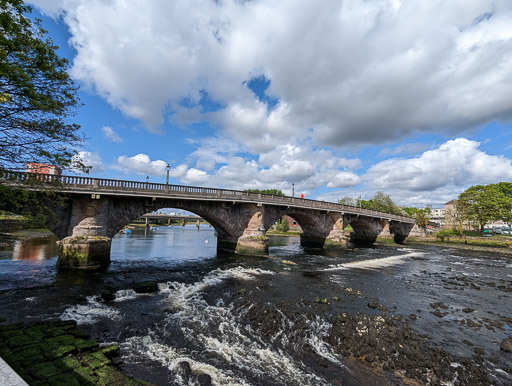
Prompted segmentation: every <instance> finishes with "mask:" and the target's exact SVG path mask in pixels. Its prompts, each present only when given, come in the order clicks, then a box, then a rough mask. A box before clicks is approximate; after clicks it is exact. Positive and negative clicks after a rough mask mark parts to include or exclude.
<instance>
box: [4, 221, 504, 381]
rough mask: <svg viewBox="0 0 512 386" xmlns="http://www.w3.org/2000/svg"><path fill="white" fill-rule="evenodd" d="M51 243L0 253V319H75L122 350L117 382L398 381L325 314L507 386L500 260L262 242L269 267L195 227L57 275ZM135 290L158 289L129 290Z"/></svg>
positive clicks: (144, 240)
mask: <svg viewBox="0 0 512 386" xmlns="http://www.w3.org/2000/svg"><path fill="white" fill-rule="evenodd" d="M54 242H55V240H54V239H39V240H31V241H29V242H26V243H21V242H19V243H18V244H17V245H15V248H14V250H12V251H3V252H0V317H1V318H3V319H5V322H6V323H10V322H19V321H25V322H31V321H40V320H51V319H74V320H76V321H77V322H78V324H79V326H80V327H81V328H83V329H85V330H86V331H87V332H89V333H90V334H91V336H92V337H93V338H94V339H96V340H98V341H100V342H103V343H116V344H118V345H120V346H121V356H120V358H119V366H120V367H121V369H122V370H123V371H124V372H125V373H127V374H128V375H131V376H134V377H137V378H139V379H143V380H146V381H150V382H152V383H154V384H157V385H168V384H173V385H180V384H186V380H185V379H184V378H183V377H184V375H183V374H184V373H183V371H181V369H182V366H183V363H184V362H187V363H188V364H189V365H190V368H191V370H192V372H193V373H196V374H197V373H203V374H208V375H209V376H210V377H211V380H212V383H213V384H219V385H265V384H271V385H323V384H325V385H328V384H348V385H366V384H396V383H401V380H400V378H398V377H397V376H396V375H395V374H394V373H391V372H378V373H375V372H373V371H369V369H368V368H366V367H364V366H362V365H360V364H358V362H357V361H354V360H351V359H350V358H348V357H344V356H342V355H341V354H340V351H339V350H338V349H336V348H335V347H333V346H332V345H330V344H329V343H328V342H329V339H328V337H329V334H330V331H331V328H332V323H333V318H334V317H335V316H336V315H340V314H343V313H349V314H356V313H358V312H361V313H365V314H369V315H380V314H382V313H383V312H385V313H386V314H387V315H397V316H398V315H402V316H403V318H404V319H407V320H408V323H409V325H410V326H411V327H412V328H413V330H415V331H416V332H418V333H419V334H426V336H428V339H429V342H430V344H431V345H432V346H436V347H441V348H443V349H444V350H446V351H447V352H449V353H450V354H451V355H453V356H454V357H456V358H471V357H472V356H473V355H474V354H475V353H474V350H475V347H478V348H480V349H482V350H483V357H484V358H485V366H487V367H488V370H489V372H490V376H489V379H490V382H494V383H497V384H512V375H511V374H510V367H512V354H510V353H505V352H504V351H500V347H499V345H500V342H501V340H502V339H504V338H506V337H507V336H510V335H512V328H511V325H510V324H509V323H510V322H511V321H512V319H511V318H512V259H510V257H506V256H500V255H498V254H493V253H490V252H476V251H466V250H454V249H446V248H441V247H435V246H395V245H393V246H386V247H373V248H354V249H346V250H341V251H332V252H331V251H324V250H319V249H317V250H304V249H303V248H302V247H300V245H299V239H298V238H295V237H271V239H270V256H269V257H268V258H256V257H241V256H233V255H231V256H217V253H216V237H215V234H214V230H213V228H211V227H208V226H204V225H201V228H200V229H199V230H197V229H196V228H195V226H186V227H172V228H169V227H159V228H158V229H156V230H154V231H151V232H144V231H133V232H132V233H131V234H119V235H117V236H116V237H114V239H113V242H112V255H111V257H112V263H111V265H110V267H109V268H108V269H106V270H105V271H102V272H72V271H58V270H57V269H56V268H55V263H56V253H57V251H56V249H55V244H54ZM143 281H154V282H157V283H158V288H159V291H158V292H156V293H152V294H137V293H136V292H135V291H134V290H133V288H134V284H135V283H139V282H143ZM372 302H373V304H375V305H373V306H370V305H371V304H372ZM435 310H438V311H442V314H441V315H437V316H436V315H435V314H434V313H433V312H434V311H435ZM409 315H411V316H410V317H409ZM452 365H453V366H457V363H454V364H452Z"/></svg>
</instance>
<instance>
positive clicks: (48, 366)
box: [27, 362, 61, 380]
mask: <svg viewBox="0 0 512 386" xmlns="http://www.w3.org/2000/svg"><path fill="white" fill-rule="evenodd" d="M27 371H28V372H29V373H30V374H31V375H33V376H34V377H35V378H37V379H40V380H45V379H48V378H50V377H52V376H54V375H57V374H60V373H61V371H60V370H59V369H58V368H57V367H56V366H54V365H53V363H51V362H43V363H36V364H34V365H32V366H30V367H28V368H27Z"/></svg>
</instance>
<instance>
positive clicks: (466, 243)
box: [375, 236, 512, 256]
mask: <svg viewBox="0 0 512 386" xmlns="http://www.w3.org/2000/svg"><path fill="white" fill-rule="evenodd" d="M393 243H394V240H393V239H392V238H379V239H377V242H376V243H375V244H376V245H390V244H393ZM404 245H435V246H438V247H444V248H453V249H462V250H468V251H481V252H497V253H500V254H504V255H509V256H512V240H510V239H508V238H507V239H505V238H504V239H500V240H496V239H488V238H484V237H461V238H459V237H452V238H450V239H449V240H445V241H440V240H439V239H437V238H436V237H431V236H430V237H408V238H407V239H406V240H405V242H404Z"/></svg>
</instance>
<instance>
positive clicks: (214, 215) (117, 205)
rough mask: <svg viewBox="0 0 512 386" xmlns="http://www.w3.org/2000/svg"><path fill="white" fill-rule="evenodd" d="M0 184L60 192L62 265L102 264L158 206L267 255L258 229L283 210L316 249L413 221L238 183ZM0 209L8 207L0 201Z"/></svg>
mask: <svg viewBox="0 0 512 386" xmlns="http://www.w3.org/2000/svg"><path fill="white" fill-rule="evenodd" d="M0 183H2V184H3V185H7V186H10V187H12V188H18V189H30V190H35V191H39V192H44V191H48V190H50V191H54V192H58V193H59V194H61V195H63V197H64V198H65V204H64V205H60V206H59V205H57V204H55V208H54V209H55V212H56V213H57V216H56V219H53V220H50V221H49V222H48V223H47V227H48V229H50V230H51V231H52V232H54V233H55V234H56V235H57V236H58V237H59V238H60V239H61V241H60V245H59V259H58V262H57V265H58V266H59V267H61V268H77V269H97V268H102V267H105V266H108V264H109V263H110V245H111V239H112V237H113V236H114V235H115V234H116V233H118V232H119V231H120V230H121V229H122V228H123V227H124V226H126V225H127V224H129V223H130V222H131V221H132V220H134V219H135V218H138V217H140V216H142V215H144V214H146V213H149V212H152V211H157V210H158V209H161V208H177V209H183V210H187V211H189V212H192V213H194V214H196V215H197V216H200V217H201V218H203V219H205V220H207V221H208V222H209V223H210V224H211V225H212V226H213V227H214V228H215V230H216V232H217V234H218V240H217V248H218V250H220V251H229V252H235V253H239V254H246V255H266V254H268V239H267V238H266V236H265V233H266V231H267V230H268V229H270V227H271V226H272V225H273V224H274V223H275V222H276V221H277V220H279V219H280V218H282V217H283V216H284V215H288V216H290V217H292V218H294V219H295V220H296V221H297V222H298V224H299V225H300V226H301V228H302V230H303V232H304V233H303V235H302V236H301V245H303V246H306V247H316V248H324V247H328V248H330V247H343V246H346V244H347V243H348V242H349V241H352V242H354V243H357V244H371V243H373V242H375V240H376V239H377V237H378V236H379V235H387V236H393V237H394V239H395V241H396V242H398V243H401V242H403V241H404V240H405V238H406V237H407V236H408V235H409V233H410V231H411V230H412V229H413V227H414V219H412V218H409V217H404V216H397V215H393V214H389V213H383V212H377V211H373V210H368V209H362V208H357V207H353V206H349V205H342V204H335V203H330V202H324V201H316V200H309V199H303V198H300V199H299V198H295V197H289V196H274V195H267V194H261V193H250V192H242V191H237V190H226V189H214V188H206V187H193V186H182V185H169V184H158V183H148V182H137V181H123V180H110V179H99V178H90V177H75V176H54V175H46V174H35V173H19V172H3V174H1V175H0ZM1 209H4V210H10V209H11V208H9V203H2V207H1ZM348 225H350V226H351V227H352V228H353V230H354V231H353V233H352V235H351V238H350V239H348V238H347V237H346V236H345V235H344V232H343V230H344V229H345V227H346V226H348Z"/></svg>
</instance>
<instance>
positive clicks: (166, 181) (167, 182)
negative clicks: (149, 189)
mask: <svg viewBox="0 0 512 386" xmlns="http://www.w3.org/2000/svg"><path fill="white" fill-rule="evenodd" d="M165 168H166V169H167V178H166V179H165V184H166V185H169V170H171V165H169V164H167V166H166V167H165Z"/></svg>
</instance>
